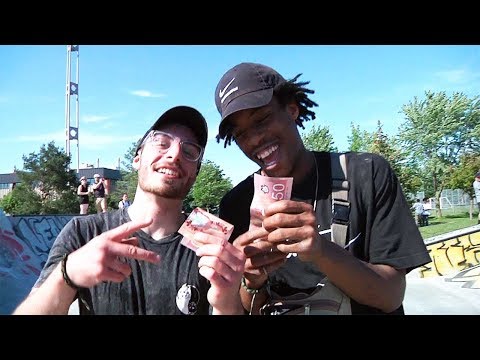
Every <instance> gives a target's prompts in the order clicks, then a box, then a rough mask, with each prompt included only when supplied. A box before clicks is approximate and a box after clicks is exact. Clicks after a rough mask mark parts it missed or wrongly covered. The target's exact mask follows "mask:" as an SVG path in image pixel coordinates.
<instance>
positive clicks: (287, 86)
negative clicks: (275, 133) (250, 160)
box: [216, 74, 318, 148]
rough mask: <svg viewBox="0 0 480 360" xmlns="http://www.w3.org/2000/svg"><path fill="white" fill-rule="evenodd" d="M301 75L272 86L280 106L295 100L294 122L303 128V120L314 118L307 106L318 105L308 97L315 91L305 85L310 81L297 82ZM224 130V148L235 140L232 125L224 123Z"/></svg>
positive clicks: (217, 137) (218, 136)
mask: <svg viewBox="0 0 480 360" xmlns="http://www.w3.org/2000/svg"><path fill="white" fill-rule="evenodd" d="M301 75H302V74H298V75H297V76H295V77H294V78H293V79H290V80H288V81H284V82H281V83H279V84H277V85H276V86H275V87H274V88H273V96H275V97H276V98H277V100H278V102H279V103H280V105H282V106H286V105H287V104H289V103H290V102H292V101H295V102H296V103H297V106H298V109H299V114H298V117H297V119H296V120H295V123H296V124H297V126H299V127H301V128H302V129H305V127H304V126H303V123H304V122H305V121H309V120H315V113H314V112H313V111H311V110H309V108H312V107H314V106H318V104H317V103H316V102H314V101H312V100H311V99H309V97H308V94H313V93H315V91H314V90H311V89H308V88H306V87H305V85H308V84H310V81H299V82H297V79H298V78H299V77H300V76H301ZM225 131H226V132H225V133H226V135H225V143H224V145H223V147H224V148H226V147H227V145H230V144H231V143H232V141H234V140H235V139H233V135H232V126H231V125H230V124H225ZM216 139H217V143H219V142H220V140H221V138H220V135H217V136H216Z"/></svg>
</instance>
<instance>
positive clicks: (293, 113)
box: [287, 102, 300, 121]
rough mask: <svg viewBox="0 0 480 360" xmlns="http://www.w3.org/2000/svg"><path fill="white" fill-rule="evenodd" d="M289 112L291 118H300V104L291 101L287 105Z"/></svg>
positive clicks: (294, 119)
mask: <svg viewBox="0 0 480 360" xmlns="http://www.w3.org/2000/svg"><path fill="white" fill-rule="evenodd" d="M287 112H288V115H289V116H290V118H291V119H292V120H293V121H296V120H297V118H298V115H299V114H300V110H299V109H298V105H297V103H295V102H291V103H289V104H288V105H287Z"/></svg>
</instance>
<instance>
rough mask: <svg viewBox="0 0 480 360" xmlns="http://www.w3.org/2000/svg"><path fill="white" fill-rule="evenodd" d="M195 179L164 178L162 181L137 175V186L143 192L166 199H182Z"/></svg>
mask: <svg viewBox="0 0 480 360" xmlns="http://www.w3.org/2000/svg"><path fill="white" fill-rule="evenodd" d="M194 181H195V179H189V180H188V182H187V183H182V182H180V181H178V179H164V180H163V181H162V182H158V181H157V182H156V181H154V180H152V179H151V178H148V175H147V176H145V177H144V176H142V174H139V176H138V186H139V187H140V189H142V190H143V191H145V192H148V193H152V194H155V195H157V196H160V197H163V198H167V199H177V200H183V199H185V197H186V196H187V194H188V192H189V191H190V188H191V187H192V185H193V183H194Z"/></svg>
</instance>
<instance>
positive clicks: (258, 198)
mask: <svg viewBox="0 0 480 360" xmlns="http://www.w3.org/2000/svg"><path fill="white" fill-rule="evenodd" d="M253 181H254V188H255V192H254V195H253V199H252V203H251V205H250V226H249V230H252V229H255V228H258V227H262V221H263V219H264V214H265V212H264V210H265V208H266V207H267V206H268V205H270V204H271V203H273V202H275V201H278V200H290V196H291V194H292V184H293V178H292V177H270V176H262V175H259V174H254V178H253Z"/></svg>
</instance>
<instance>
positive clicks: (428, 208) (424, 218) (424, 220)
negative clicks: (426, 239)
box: [422, 197, 432, 226]
mask: <svg viewBox="0 0 480 360" xmlns="http://www.w3.org/2000/svg"><path fill="white" fill-rule="evenodd" d="M422 205H423V212H422V224H423V225H424V226H428V219H429V217H430V215H431V214H432V212H431V211H432V205H431V204H430V202H429V201H428V198H427V197H426V198H423V204H422Z"/></svg>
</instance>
